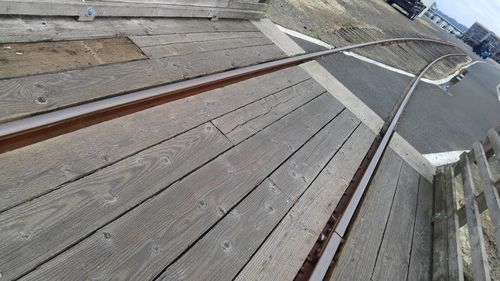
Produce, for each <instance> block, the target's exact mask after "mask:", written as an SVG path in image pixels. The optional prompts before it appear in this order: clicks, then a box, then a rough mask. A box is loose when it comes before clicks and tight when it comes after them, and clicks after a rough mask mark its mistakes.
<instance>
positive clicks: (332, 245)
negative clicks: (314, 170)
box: [295, 53, 466, 281]
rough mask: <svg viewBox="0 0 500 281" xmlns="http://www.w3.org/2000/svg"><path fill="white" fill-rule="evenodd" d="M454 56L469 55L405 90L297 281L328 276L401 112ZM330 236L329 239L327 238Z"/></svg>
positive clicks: (429, 65) (418, 78)
mask: <svg viewBox="0 0 500 281" xmlns="http://www.w3.org/2000/svg"><path fill="white" fill-rule="evenodd" d="M454 56H466V55H465V54H458V53H457V54H447V55H444V56H442V57H439V58H437V59H436V60H434V61H432V62H431V63H429V64H428V65H427V66H426V67H425V68H424V69H423V70H422V71H421V72H420V74H419V75H418V76H417V77H415V78H414V79H413V80H412V81H411V82H410V84H409V85H408V87H407V88H406V89H405V91H404V93H403V97H404V98H403V100H402V102H401V103H400V104H399V105H398V107H397V111H396V112H395V114H394V115H393V117H392V119H391V121H390V123H389V125H388V126H385V127H384V128H383V129H382V131H381V132H380V134H379V136H378V137H377V138H376V139H375V141H374V142H373V144H372V146H371V148H370V150H369V151H368V153H367V155H366V156H365V159H364V160H363V162H362V164H361V165H360V167H359V169H358V170H357V172H356V174H355V175H354V178H353V180H352V181H351V183H350V185H349V186H348V188H347V189H346V192H345V194H344V196H343V198H342V200H341V202H340V203H339V205H338V206H337V208H336V209H335V211H334V213H333V214H332V217H331V219H330V221H329V222H328V223H327V225H326V226H325V228H324V230H323V232H322V233H321V237H320V238H318V241H319V242H318V243H316V245H315V248H313V249H312V250H311V252H310V254H309V255H310V256H311V255H316V256H317V257H318V258H317V259H315V260H314V259H311V258H310V260H314V265H309V267H312V268H309V269H308V270H304V269H303V272H302V273H300V274H299V275H297V278H296V279H295V280H310V281H321V280H323V279H324V278H325V276H326V274H327V272H328V270H329V269H330V265H331V263H332V261H333V259H334V257H335V255H336V253H337V252H338V250H339V248H340V246H341V243H342V241H343V240H344V239H345V238H346V233H347V230H348V227H349V225H350V223H351V221H352V219H353V217H354V215H355V213H356V211H357V209H358V206H359V204H360V202H361V200H362V198H363V195H364V193H365V191H366V189H367V187H368V185H369V183H370V181H371V179H372V177H373V175H374V174H375V172H376V169H377V167H378V164H379V163H380V160H381V159H382V156H383V154H384V152H385V150H386V148H387V147H388V145H389V142H390V140H391V138H392V136H393V134H394V132H395V131H396V127H397V124H398V122H399V119H400V117H401V115H402V114H403V112H404V110H405V108H406V105H407V104H408V101H409V100H410V98H411V96H412V95H413V92H414V90H415V88H416V87H417V84H418V83H419V81H420V79H421V78H422V77H423V76H424V74H425V73H426V72H427V71H428V70H429V69H430V68H431V67H432V66H433V65H434V64H436V63H437V62H439V61H441V60H443V59H446V58H449V57H454ZM325 237H326V239H325ZM303 268H304V267H303Z"/></svg>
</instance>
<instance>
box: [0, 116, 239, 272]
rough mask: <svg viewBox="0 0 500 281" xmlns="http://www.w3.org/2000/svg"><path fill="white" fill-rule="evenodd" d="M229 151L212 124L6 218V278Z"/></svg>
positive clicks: (2, 233) (0, 237)
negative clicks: (68, 228) (69, 229)
mask: <svg viewBox="0 0 500 281" xmlns="http://www.w3.org/2000/svg"><path fill="white" fill-rule="evenodd" d="M230 147H231V143H230V142H229V140H227V139H226V138H225V137H224V136H223V135H222V134H221V133H220V132H219V131H218V130H217V129H216V128H215V127H214V126H213V125H212V124H211V123H208V124H204V125H202V126H200V127H197V128H195V129H193V130H191V131H188V132H186V133H184V134H182V135H179V136H177V137H175V138H173V139H170V140H168V141H166V142H163V143H161V144H159V145H156V146H153V147H151V148H149V149H147V150H144V151H142V152H140V153H138V154H136V155H133V156H131V157H129V158H126V159H124V160H122V161H120V162H118V163H116V164H114V165H112V166H109V167H106V168H104V169H101V170H99V171H98V172H96V173H94V174H92V175H90V176H88V177H84V178H82V179H80V180H78V181H75V182H72V183H70V184H68V185H67V186H65V187H64V188H61V189H59V190H57V191H55V192H52V193H50V194H48V195H46V196H42V197H39V198H37V199H35V200H32V201H29V202H27V203H26V204H23V205H21V206H18V207H17V208H13V209H10V210H9V211H7V212H4V213H2V214H1V215H0V252H2V255H1V256H0V269H1V270H2V272H3V275H4V277H6V278H7V279H11V278H12V279H14V278H17V277H19V276H20V275H21V274H23V273H25V272H28V271H29V270H32V269H33V268H35V267H36V266H37V265H39V264H40V263H42V262H44V261H45V260H47V259H49V258H50V257H53V256H55V255H56V254H57V253H59V252H61V251H63V250H64V249H66V248H67V247H69V246H70V245H72V244H74V243H76V242H78V241H79V240H81V239H82V238H84V237H86V236H87V235H89V234H91V233H92V232H93V231H95V230H96V229H98V228H100V227H102V226H103V225H105V224H107V223H109V222H110V221H112V220H114V219H115V218H116V217H118V216H120V215H121V214H123V213H124V212H126V211H128V210H129V209H130V208H132V207H133V206H136V205H138V204H139V203H141V202H143V201H145V200H146V199H148V198H150V197H151V196H153V195H154V194H156V193H158V192H160V191H161V190H163V189H165V188H167V187H168V186H169V185H170V184H172V183H174V182H175V181H177V180H178V179H180V178H181V177H182V176H184V175H186V174H187V173H189V172H190V171H192V170H194V169H196V168H198V167H199V166H201V165H203V164H204V163H206V162H208V161H210V160H211V159H212V158H214V157H216V156H217V155H218V154H220V153H222V152H223V151H224V150H226V149H228V148H230ZM68 225H70V226H71V231H67V226H68ZM20 253H22V254H20Z"/></svg>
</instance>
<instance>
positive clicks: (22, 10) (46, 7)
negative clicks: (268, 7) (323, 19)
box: [0, 0, 265, 20]
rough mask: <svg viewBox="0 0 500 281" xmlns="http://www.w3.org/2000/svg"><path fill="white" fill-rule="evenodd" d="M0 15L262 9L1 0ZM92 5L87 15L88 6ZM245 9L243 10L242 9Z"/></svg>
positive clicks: (242, 14) (208, 14) (223, 14)
mask: <svg viewBox="0 0 500 281" xmlns="http://www.w3.org/2000/svg"><path fill="white" fill-rule="evenodd" d="M0 3H2V5H0V14H4V15H38V16H79V17H83V18H88V20H93V19H94V17H190V18H214V17H215V18H233V19H260V18H263V17H264V16H265V12H264V11H261V9H259V10H257V11H256V10H252V9H251V8H252V7H244V6H241V8H243V9H241V8H220V7H202V6H186V5H182V6H181V5H169V4H151V3H146V4H143V3H119V2H102V1H92V0H87V1H85V2H80V1H66V0H59V1H54V0H50V1H37V2H33V1H26V0H1V1H0ZM89 7H91V8H93V14H92V15H90V16H88V15H87V14H86V13H87V9H88V8H89ZM245 8H246V9H245Z"/></svg>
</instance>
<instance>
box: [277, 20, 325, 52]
mask: <svg viewBox="0 0 500 281" xmlns="http://www.w3.org/2000/svg"><path fill="white" fill-rule="evenodd" d="M276 26H277V27H278V28H279V30H281V31H282V32H284V33H286V34H288V35H292V36H293V37H297V38H300V39H302V40H305V41H308V42H311V43H313V44H316V45H319V46H321V47H324V48H327V49H333V48H335V47H334V46H332V45H330V44H328V43H326V42H323V41H321V40H319V39H316V38H313V37H311V36H308V35H305V34H303V33H300V32H298V31H295V30H291V29H288V28H286V27H283V26H281V25H278V24H276Z"/></svg>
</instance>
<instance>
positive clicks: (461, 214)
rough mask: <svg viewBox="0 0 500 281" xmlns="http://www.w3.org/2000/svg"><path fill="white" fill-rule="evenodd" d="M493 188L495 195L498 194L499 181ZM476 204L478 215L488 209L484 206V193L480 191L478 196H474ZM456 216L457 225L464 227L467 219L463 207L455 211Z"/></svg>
mask: <svg viewBox="0 0 500 281" xmlns="http://www.w3.org/2000/svg"><path fill="white" fill-rule="evenodd" d="M495 188H496V190H497V193H500V180H498V181H496V182H495ZM476 202H477V207H478V209H479V213H481V214H482V213H483V212H484V211H486V209H488V206H487V204H486V198H485V195H484V191H481V192H480V193H479V194H478V195H476ZM457 215H458V223H459V225H460V227H462V226H464V225H465V224H466V223H467V217H466V215H465V207H464V206H462V207H460V209H458V211H457Z"/></svg>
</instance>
